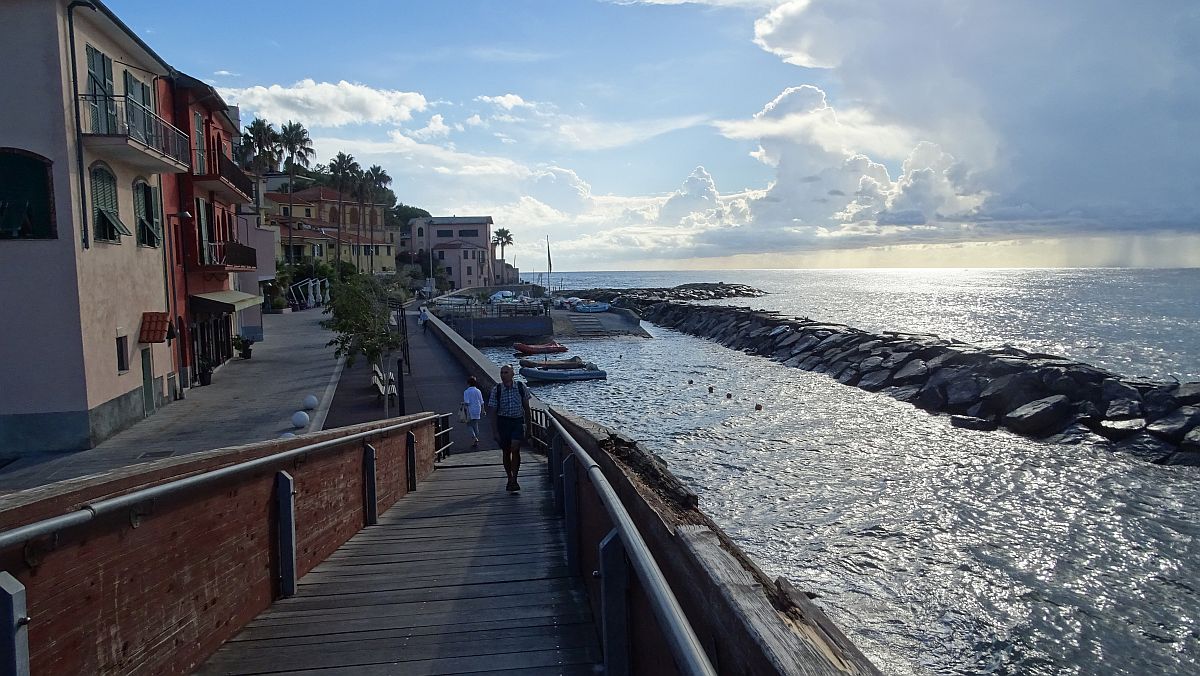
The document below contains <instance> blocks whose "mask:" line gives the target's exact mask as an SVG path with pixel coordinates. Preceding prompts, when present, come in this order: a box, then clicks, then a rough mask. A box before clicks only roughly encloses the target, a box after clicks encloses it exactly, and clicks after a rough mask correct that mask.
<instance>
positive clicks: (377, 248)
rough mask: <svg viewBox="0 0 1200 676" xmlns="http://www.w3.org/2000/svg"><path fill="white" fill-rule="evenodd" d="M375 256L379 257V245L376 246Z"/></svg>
mask: <svg viewBox="0 0 1200 676" xmlns="http://www.w3.org/2000/svg"><path fill="white" fill-rule="evenodd" d="M375 255H376V256H378V255H379V245H378V244H376V245H375Z"/></svg>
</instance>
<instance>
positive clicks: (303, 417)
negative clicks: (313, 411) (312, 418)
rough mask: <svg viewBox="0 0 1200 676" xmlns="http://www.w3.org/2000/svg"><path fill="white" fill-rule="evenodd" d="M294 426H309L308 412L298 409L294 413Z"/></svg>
mask: <svg viewBox="0 0 1200 676" xmlns="http://www.w3.org/2000/svg"><path fill="white" fill-rule="evenodd" d="M292 427H297V428H299V427H308V414H307V413H305V412H304V411H296V412H295V413H293V414H292Z"/></svg>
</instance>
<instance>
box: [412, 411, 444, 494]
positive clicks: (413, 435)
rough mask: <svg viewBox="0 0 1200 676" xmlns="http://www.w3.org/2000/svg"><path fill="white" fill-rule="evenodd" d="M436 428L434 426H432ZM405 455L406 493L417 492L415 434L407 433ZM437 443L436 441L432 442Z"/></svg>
mask: <svg viewBox="0 0 1200 676" xmlns="http://www.w3.org/2000/svg"><path fill="white" fill-rule="evenodd" d="M434 427H436V425H434ZM407 436H408V444H407V449H406V450H407V453H406V454H405V455H406V457H405V462H404V464H405V474H406V475H407V478H408V492H409V493H411V492H413V491H415V490H417V433H416V432H414V431H412V430H409V431H408V435H407ZM433 443H435V444H436V443H437V439H436V438H435V439H434V440H433Z"/></svg>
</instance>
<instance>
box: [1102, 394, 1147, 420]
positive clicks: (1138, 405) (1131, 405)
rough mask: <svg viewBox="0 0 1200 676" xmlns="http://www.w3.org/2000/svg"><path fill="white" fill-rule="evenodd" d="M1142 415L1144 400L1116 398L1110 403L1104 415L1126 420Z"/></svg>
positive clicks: (1109, 417)
mask: <svg viewBox="0 0 1200 676" xmlns="http://www.w3.org/2000/svg"><path fill="white" fill-rule="evenodd" d="M1141 416H1142V402H1140V401H1135V400H1133V399H1116V400H1114V401H1112V402H1109V404H1108V410H1106V411H1105V412H1104V417H1105V418H1108V419H1110V420H1126V419H1129V418H1140V417H1141Z"/></svg>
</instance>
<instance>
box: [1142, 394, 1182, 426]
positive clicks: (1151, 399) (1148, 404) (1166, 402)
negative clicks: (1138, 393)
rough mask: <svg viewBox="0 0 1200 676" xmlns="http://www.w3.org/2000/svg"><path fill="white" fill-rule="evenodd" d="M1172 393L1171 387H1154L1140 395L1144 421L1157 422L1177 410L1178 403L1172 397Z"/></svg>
mask: <svg viewBox="0 0 1200 676" xmlns="http://www.w3.org/2000/svg"><path fill="white" fill-rule="evenodd" d="M1173 391H1174V388H1172V387H1156V388H1154V389H1153V390H1151V391H1149V392H1143V393H1142V410H1143V411H1144V412H1145V414H1146V420H1151V421H1153V420H1158V419H1159V418H1162V417H1163V416H1166V415H1168V414H1169V413H1171V412H1172V411H1174V410H1175V409H1177V408H1179V406H1180V402H1179V400H1178V399H1176V398H1175V397H1174V396H1172V394H1171V393H1172V392H1173Z"/></svg>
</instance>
